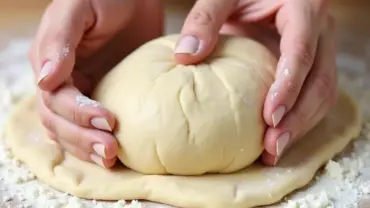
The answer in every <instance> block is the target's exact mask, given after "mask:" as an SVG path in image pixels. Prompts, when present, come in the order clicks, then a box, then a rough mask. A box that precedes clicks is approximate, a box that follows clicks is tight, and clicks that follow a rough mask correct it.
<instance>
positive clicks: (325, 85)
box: [314, 73, 333, 99]
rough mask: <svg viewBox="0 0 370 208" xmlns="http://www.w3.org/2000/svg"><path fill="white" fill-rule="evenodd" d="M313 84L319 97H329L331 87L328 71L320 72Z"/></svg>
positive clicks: (331, 82) (330, 77)
mask: <svg viewBox="0 0 370 208" xmlns="http://www.w3.org/2000/svg"><path fill="white" fill-rule="evenodd" d="M314 85H315V86H316V88H317V91H318V94H319V98H321V99H329V97H330V96H331V94H332V89H333V81H332V76H330V75H329V74H328V73H322V74H320V75H319V76H317V77H316V80H315V83H314Z"/></svg>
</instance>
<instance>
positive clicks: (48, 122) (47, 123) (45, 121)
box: [40, 114, 55, 132]
mask: <svg viewBox="0 0 370 208" xmlns="http://www.w3.org/2000/svg"><path fill="white" fill-rule="evenodd" d="M40 119H41V124H42V125H43V126H44V127H45V128H46V129H47V130H49V131H51V132H55V131H54V125H53V123H52V121H51V119H50V118H49V117H48V116H47V115H45V114H41V116H40Z"/></svg>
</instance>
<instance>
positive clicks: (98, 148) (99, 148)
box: [93, 144, 107, 158]
mask: <svg viewBox="0 0 370 208" xmlns="http://www.w3.org/2000/svg"><path fill="white" fill-rule="evenodd" d="M93 149H94V151H95V153H96V154H98V155H99V156H101V157H103V158H106V157H107V156H106V155H105V146H104V145H102V144H94V145H93Z"/></svg>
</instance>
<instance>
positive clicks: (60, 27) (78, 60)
mask: <svg viewBox="0 0 370 208" xmlns="http://www.w3.org/2000/svg"><path fill="white" fill-rule="evenodd" d="M327 10H328V0H294V1H292V0H279V1H274V0H198V1H197V2H196V3H195V5H194V6H193V8H192V9H191V11H190V12H189V14H188V16H187V18H186V20H185V22H184V25H183V28H182V31H181V35H182V39H180V40H179V43H178V44H177V48H176V50H175V52H174V55H175V57H176V61H177V62H178V63H181V64H193V63H198V62H200V61H202V60H203V59H204V58H205V57H207V56H208V55H209V54H210V53H211V52H212V50H213V48H214V46H215V44H216V43H217V38H218V35H219V34H220V33H222V34H231V35H238V36H248V37H252V38H254V39H256V40H258V41H260V42H261V43H262V44H265V45H266V46H267V47H268V48H269V49H270V50H271V51H272V52H273V53H274V54H275V55H276V56H277V58H278V59H279V62H278V65H277V67H276V74H275V82H274V84H273V85H272V86H271V88H270V90H269V92H268V94H267V95H266V98H265V103H264V109H263V117H264V120H265V123H266V126H267V130H266V133H265V138H264V148H265V150H264V152H263V154H262V156H261V159H262V161H263V162H264V163H265V164H266V165H276V164H277V163H278V161H279V158H280V157H281V156H282V155H283V154H284V152H285V151H286V150H287V149H288V148H290V147H291V146H292V144H294V143H295V142H296V141H297V140H298V139H299V138H302V135H304V134H305V133H306V132H307V131H308V130H310V129H311V128H312V127H313V126H315V125H316V124H317V123H318V122H319V121H320V120H321V119H322V118H323V117H324V116H325V115H326V113H327V112H328V111H329V109H330V107H332V105H333V104H334V103H335V102H336V97H337V70H336V65H335V50H336V48H335V25H334V20H333V18H332V17H331V16H330V15H329V13H328V11H327ZM162 31H163V2H162V1H161V0H136V1H135V0H127V1H115V0H106V1H98V0H85V1H71V0H55V1H53V2H52V3H51V4H50V5H49V7H48V8H47V10H46V11H45V14H44V16H43V19H42V21H41V25H40V28H39V31H38V33H37V36H36V39H35V41H34V43H33V45H32V47H31V49H30V52H29V55H30V60H31V62H32V66H33V70H34V73H35V75H36V81H37V84H38V86H39V88H38V98H39V99H38V100H39V112H40V117H41V120H42V121H43V124H44V126H45V127H46V129H47V131H48V135H49V136H50V137H51V138H52V139H54V140H55V141H57V142H59V143H60V144H61V146H62V147H64V148H65V149H66V150H67V151H69V152H70V153H71V154H73V155H75V156H76V157H78V158H80V159H82V160H86V161H90V162H94V163H97V164H98V165H100V166H102V167H105V168H110V167H112V166H113V165H114V164H115V162H116V160H117V159H116V153H117V149H118V144H117V141H116V139H115V138H114V136H113V134H112V129H114V126H115V123H116V120H115V118H114V115H113V114H112V113H111V112H109V111H108V110H107V109H105V108H104V107H96V106H94V105H80V104H79V103H78V102H76V100H78V99H76V97H78V98H81V96H82V95H86V96H89V94H90V93H91V90H92V89H93V87H94V86H95V84H96V83H97V82H98V80H99V79H100V78H101V77H102V76H103V75H104V74H105V73H106V72H107V71H108V70H109V69H111V68H112V67H113V66H114V65H115V64H116V63H118V62H119V61H120V60H121V59H122V58H124V56H125V55H127V54H128V53H130V52H131V51H132V50H134V49H135V48H137V47H138V46H140V45H142V44H143V43H145V42H147V41H148V40H151V39H154V38H156V37H159V36H161V35H163V32H162ZM107 54H108V55H107ZM292 148H294V146H293V147H292Z"/></svg>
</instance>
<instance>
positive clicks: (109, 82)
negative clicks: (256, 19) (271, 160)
mask: <svg viewBox="0 0 370 208" xmlns="http://www.w3.org/2000/svg"><path fill="white" fill-rule="evenodd" d="M179 37H180V36H179V35H168V36H164V37H160V38H158V39H155V40H152V41H149V42H148V43H146V44H144V45H143V46H141V47H139V48H138V49H137V50H135V51H134V52H133V53H131V54H130V55H129V56H127V57H126V58H125V59H124V60H123V61H122V62H121V63H120V64H118V65H117V66H116V67H115V68H113V69H112V70H111V71H110V72H109V73H108V74H107V75H106V76H105V77H104V78H103V79H102V80H101V81H100V82H99V84H98V86H97V87H96V89H95V90H94V93H93V99H94V100H97V101H99V102H100V103H101V104H103V106H104V107H106V108H107V109H109V110H110V111H111V112H112V113H113V114H114V115H115V117H116V118H117V121H118V124H117V125H116V128H115V131H114V134H115V136H116V138H117V139H118V142H119V144H120V148H119V152H118V157H119V159H120V160H121V161H122V163H123V164H124V165H126V166H127V167H129V168H131V169H133V170H135V171H137V172H140V173H146V174H173V175H202V174H204V173H230V172H234V171H238V170H241V169H243V168H245V167H246V166H248V165H250V164H252V163H253V162H254V161H255V160H256V159H257V158H258V157H259V156H260V154H261V152H262V150H263V135H264V132H265V122H264V120H263V117H262V107H263V103H264V101H265V98H266V94H267V92H268V89H269V87H270V86H271V84H272V83H273V78H274V73H275V68H276V62H277V61H276V57H275V56H274V55H272V53H271V52H270V51H269V50H268V49H267V48H265V47H264V46H263V45H262V44H260V43H258V42H256V41H254V40H252V39H248V38H242V37H232V36H221V37H220V39H219V42H218V44H217V46H216V48H215V50H214V52H213V53H212V54H211V55H210V56H209V57H208V58H207V59H206V60H205V61H204V62H202V63H200V64H197V65H189V66H184V65H180V64H176V61H175V59H174V52H173V51H174V49H175V46H176V42H177V40H178V39H179Z"/></svg>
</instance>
